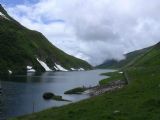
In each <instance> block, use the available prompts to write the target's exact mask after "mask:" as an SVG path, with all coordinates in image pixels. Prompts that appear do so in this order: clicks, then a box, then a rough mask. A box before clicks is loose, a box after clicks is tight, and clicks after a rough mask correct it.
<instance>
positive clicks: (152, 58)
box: [97, 43, 160, 68]
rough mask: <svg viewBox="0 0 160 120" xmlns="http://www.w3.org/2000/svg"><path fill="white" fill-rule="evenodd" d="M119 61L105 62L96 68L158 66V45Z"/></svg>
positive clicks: (159, 46)
mask: <svg viewBox="0 0 160 120" xmlns="http://www.w3.org/2000/svg"><path fill="white" fill-rule="evenodd" d="M125 56H126V59H124V60H121V61H116V60H107V61H105V62H104V63H103V64H101V65H98V66H97V68H122V67H129V66H143V65H148V66H149V65H151V66H153V65H160V43H158V44H156V45H154V46H151V47H148V48H144V49H141V50H137V51H134V52H131V53H128V54H126V55H125Z"/></svg>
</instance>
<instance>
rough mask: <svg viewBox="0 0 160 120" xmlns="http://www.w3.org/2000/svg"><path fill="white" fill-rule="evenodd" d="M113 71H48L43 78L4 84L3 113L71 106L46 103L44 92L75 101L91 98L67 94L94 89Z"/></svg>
mask: <svg viewBox="0 0 160 120" xmlns="http://www.w3.org/2000/svg"><path fill="white" fill-rule="evenodd" d="M110 71H113V70H91V71H72V72H46V73H43V74H41V75H34V74H31V73H30V74H28V75H24V76H22V75H21V76H20V75H19V76H16V77H15V78H12V79H10V80H9V81H3V82H2V88H3V102H4V106H3V111H4V114H5V116H6V117H15V116H20V115H25V114H30V113H32V112H37V111H41V110H44V109H47V108H50V107H55V106H61V105H65V104H68V103H70V102H64V101H54V100H49V101H46V100H44V99H43V97H42V96H43V93H45V92H53V93H54V94H56V95H61V96H62V97H63V98H64V99H67V100H71V101H72V102H76V101H80V100H82V99H86V98H89V97H90V96H89V94H82V95H65V94H64V92H65V91H66V90H70V89H72V88H75V87H81V86H86V87H89V86H95V85H97V84H98V82H99V81H100V80H101V79H103V78H106V76H101V75H100V74H101V73H104V72H110ZM13 81H14V82H13Z"/></svg>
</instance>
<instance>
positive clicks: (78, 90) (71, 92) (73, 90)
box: [64, 87, 86, 94]
mask: <svg viewBox="0 0 160 120" xmlns="http://www.w3.org/2000/svg"><path fill="white" fill-rule="evenodd" d="M85 90H86V88H85V87H77V88H73V89H71V90H67V91H65V92H64V94H81V93H82V92H84V91H85Z"/></svg>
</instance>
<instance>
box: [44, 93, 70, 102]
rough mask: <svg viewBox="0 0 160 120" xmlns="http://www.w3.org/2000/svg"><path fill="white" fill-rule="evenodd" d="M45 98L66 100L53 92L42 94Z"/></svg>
mask: <svg viewBox="0 0 160 120" xmlns="http://www.w3.org/2000/svg"><path fill="white" fill-rule="evenodd" d="M43 98H44V99H45V100H56V101H68V100H65V99H63V98H62V96H60V95H55V94H54V93H51V92H48V93H44V94H43Z"/></svg>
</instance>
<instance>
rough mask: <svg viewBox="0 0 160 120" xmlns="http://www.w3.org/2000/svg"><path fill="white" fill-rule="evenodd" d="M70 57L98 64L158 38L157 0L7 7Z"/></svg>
mask: <svg viewBox="0 0 160 120" xmlns="http://www.w3.org/2000/svg"><path fill="white" fill-rule="evenodd" d="M7 9H8V10H9V13H10V14H11V15H12V16H14V17H15V18H16V19H17V20H18V21H20V22H21V23H22V24H23V25H25V26H27V27H29V28H30V29H34V30H38V31H40V32H42V33H43V34H44V35H45V36H46V37H47V38H48V39H49V40H50V41H51V42H52V43H53V44H55V45H56V46H58V47H59V48H61V49H62V50H64V51H65V52H67V53H69V54H72V55H74V56H77V57H80V58H82V59H85V60H87V61H89V62H90V63H92V64H99V63H101V62H103V61H104V60H106V59H112V58H114V59H118V60H120V59H123V58H124V57H123V54H124V53H126V52H129V51H133V50H136V49H140V48H143V47H147V46H150V45H152V44H155V43H156V42H158V41H160V34H159V31H160V22H159V21H160V16H159V11H160V1H159V0H148V1H147V2H146V0H114V1H113V0H98V1H97V0H66V1H64V0H39V2H37V3H35V4H30V3H27V4H24V5H17V6H15V7H12V8H7Z"/></svg>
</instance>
